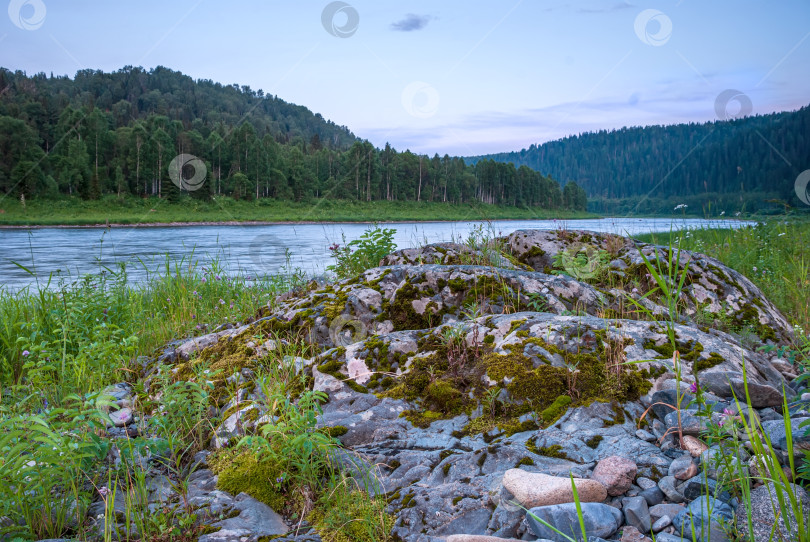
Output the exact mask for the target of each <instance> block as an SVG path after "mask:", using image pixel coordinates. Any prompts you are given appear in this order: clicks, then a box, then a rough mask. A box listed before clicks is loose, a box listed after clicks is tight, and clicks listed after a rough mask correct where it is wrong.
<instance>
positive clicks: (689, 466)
mask: <svg viewBox="0 0 810 542" xmlns="http://www.w3.org/2000/svg"><path fill="white" fill-rule="evenodd" d="M697 472H698V468H697V465H695V462H694V461H692V456H691V455H682V456H681V457H679V458H677V459H675V460H674V461H673V462H672V463H670V465H669V473H668V474H669V476H672V477H674V478H675V479H676V480H688V479H689V478H692V477H693V476H695V475H696V474H697Z"/></svg>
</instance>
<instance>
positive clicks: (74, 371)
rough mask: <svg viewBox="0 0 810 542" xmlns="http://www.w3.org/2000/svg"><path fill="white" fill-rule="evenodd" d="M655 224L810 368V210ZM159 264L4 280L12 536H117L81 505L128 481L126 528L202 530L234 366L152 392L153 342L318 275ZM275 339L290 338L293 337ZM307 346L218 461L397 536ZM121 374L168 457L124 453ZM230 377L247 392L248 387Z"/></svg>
mask: <svg viewBox="0 0 810 542" xmlns="http://www.w3.org/2000/svg"><path fill="white" fill-rule="evenodd" d="M382 233H383V234H381V235H378V236H376V237H375V236H374V235H371V234H370V235H368V236H366V237H365V238H364V239H365V240H366V243H367V245H368V246H366V245H354V246H353V247H352V248H353V249H358V252H359V250H360V249H362V250H363V252H362V253H358V257H357V258H353V257H352V253H351V252H348V253H347V252H346V251H345V250H344V251H338V250H335V251H333V252H334V253H335V264H336V266H338V267H340V268H341V269H343V268H346V269H354V268H355V264H357V262H358V261H359V260H360V257H361V256H362V257H363V258H365V257H366V255H367V254H370V253H372V252H374V251H375V250H376V248H377V247H376V244H379V245H382V244H385V243H389V244H390V235H384V232H382ZM650 237H651V240H653V241H656V242H660V243H664V244H666V243H668V242H670V241H672V242H673V244H675V245H679V246H681V247H682V248H688V249H693V250H699V251H702V252H705V253H707V254H709V255H712V256H714V257H717V258H718V259H720V260H721V261H723V262H724V263H726V264H727V265H729V266H731V267H732V268H735V269H737V270H738V271H740V272H741V273H743V274H745V275H746V276H748V277H750V278H751V279H752V280H753V281H754V282H755V283H756V284H757V286H759V287H760V288H761V289H762V290H763V293H764V294H765V296H767V297H768V298H770V299H772V300H773V301H774V303H776V305H777V306H778V307H779V308H780V309H781V310H783V311H784V312H785V314H786V315H787V316H788V318H789V319H790V320H791V323H792V324H794V325H795V326H796V327H797V332H798V333H797V342H796V344H795V345H793V346H792V347H791V348H790V349H789V352H786V355H789V356H792V359H793V360H794V361H795V362H796V363H797V364H798V365H799V367H800V368H803V369H804V370H807V368H808V367H807V363H808V358H810V338H808V333H809V332H810V314H809V313H808V307H810V297H808V296H810V254H808V247H810V223H808V222H793V221H790V222H785V221H783V220H780V221H774V222H769V223H766V224H762V225H758V226H756V227H750V228H741V229H738V230H705V231H703V230H702V231H692V232H675V233H672V234H670V235H653V236H650ZM390 248H392V247H391V246H390V245H389V246H388V249H390ZM375 257H376V253H375ZM163 271H164V272H163V273H162V274H161V275H159V276H153V277H152V278H151V280H149V281H148V282H147V283H145V284H142V285H133V284H130V283H128V282H127V277H126V268H124V267H122V268H120V269H117V270H113V271H110V270H106V269H99V273H98V274H97V275H94V276H87V277H81V278H78V279H77V280H75V281H68V280H65V281H64V282H62V283H59V284H50V285H48V286H49V287H45V286H46V285H45V284H41V283H40V284H39V287H36V288H34V287H32V288H29V289H25V290H22V291H18V292H10V291H0V390H1V391H0V393H1V395H0V452H2V453H0V517H2V521H0V528H1V529H2V533H4V534H3V535H2V536H7V537H14V536H16V537H20V538H21V539H24V540H36V539H41V538H51V537H52V538H56V537H62V536H74V537H77V538H79V539H85V538H88V537H90V536H94V535H95V536H100V539H111V538H112V537H113V534H112V532H111V530H110V529H111V528H112V527H111V526H110V525H109V524H107V523H105V522H104V521H102V523H101V525H100V527H99V525H98V524H97V523H96V524H94V525H91V523H92V522H91V521H88V520H85V517H86V516H87V514H86V512H87V508H88V506H89V505H90V504H91V503H92V502H94V501H97V500H98V496H99V495H102V497H103V498H104V502H105V503H108V506H109V507H110V511H109V512H110V513H109V514H107V515H106V517H113V516H114V514H112V508H113V507H116V506H118V505H117V504H116V502H117V498H108V496H109V495H113V496H115V495H117V492H118V491H121V492H123V494H124V495H127V496H128V497H127V499H125V502H124V503H123V504H121V505H120V509H119V508H116V510H118V513H119V514H120V515H124V516H126V517H127V518H128V519H129V520H130V522H131V523H133V524H136V525H137V527H138V529H137V532H132V533H129V532H128V533H125V535H124V536H123V538H127V539H131V540H135V539H141V540H150V541H168V540H171V541H185V540H189V541H190V540H196V539H197V537H198V536H200V535H201V534H203V533H204V532H206V531H205V529H206V527H205V525H201V524H200V523H199V522H197V517H196V515H195V514H196V512H195V510H194V509H193V508H192V507H189V506H188V505H187V502H186V501H185V497H186V496H187V492H188V480H189V475H190V473H191V470H192V466H193V458H194V454H195V452H197V451H199V450H200V449H201V448H202V447H203V445H204V443H206V442H207V441H208V438H209V437H210V434H211V431H212V429H213V427H215V426H216V424H217V423H218V421H221V420H218V419H215V418H211V417H210V415H209V408H208V407H209V401H210V400H211V396H210V393H211V390H210V389H209V388H207V387H206V385H205V384H204V382H205V381H207V380H210V381H213V380H217V379H222V378H225V377H227V376H229V375H224V374H220V373H216V371H215V370H214V369H213V368H212V367H207V366H205V364H200V365H197V366H196V369H195V370H199V371H200V374H205V375H207V376H206V378H204V379H203V378H198V379H196V380H195V382H196V383H194V384H190V383H186V384H184V385H182V386H178V385H177V383H178V382H180V381H175V379H174V377H173V375H171V374H165V375H162V377H161V378H160V379H158V382H159V384H158V385H159V386H160V389H161V390H162V393H156V392H155V390H154V389H152V390H146V389H144V386H143V381H142V379H141V371H142V370H143V366H142V361H143V360H144V358H142V357H141V356H155V355H159V354H160V353H161V347H162V345H164V344H166V343H167V342H169V341H171V340H173V339H178V338H187V337H191V336H197V335H201V334H204V333H207V332H210V331H213V330H216V329H223V328H222V327H221V326H223V325H238V324H239V323H243V322H246V321H247V320H248V319H250V318H253V317H256V316H257V315H259V314H260V312H261V307H266V306H268V305H270V306H271V307H272V306H274V304H275V299H276V296H277V295H278V294H281V293H283V292H285V291H288V290H289V289H290V288H296V287H302V286H304V285H305V284H306V280H307V277H305V276H304V275H303V274H301V273H298V272H296V271H295V270H292V269H287V270H285V271H284V272H282V273H279V274H278V275H275V276H273V277H269V278H259V279H254V278H251V279H248V278H247V277H240V276H227V275H226V274H225V273H224V272H223V271H222V268H221V266H220V265H219V264H218V263H217V262H216V261H214V262H207V263H205V264H204V265H203V264H194V263H192V262H190V261H180V262H170V261H168V260H167V262H166V265H165V267H164V270H163ZM278 339H279V343H281V341H280V340H281V339H283V337H279V338H278ZM306 348H307V347H306V345H303V344H300V343H299V342H297V341H295V340H292V339H291V340H289V341H287V342H285V343H284V347H283V348H278V349H277V350H275V351H273V352H271V353H269V354H268V357H267V358H266V359H265V360H264V362H263V363H262V366H261V368H260V369H259V371H260V374H257V375H256V376H255V378H256V381H257V382H261V383H262V390H263V396H264V398H265V400H266V401H267V403H268V405H269V408H270V412H271V413H272V414H273V416H272V417H271V419H272V420H273V421H272V422H271V423H268V424H267V425H264V426H263V429H262V431H261V432H260V433H259V437H258V438H257V437H255V436H254V437H246V438H245V439H244V440H243V441H242V443H241V445H240V446H239V447H238V448H231V449H229V450H230V451H226V452H225V453H222V454H218V455H216V456H214V457H213V458H212V459H211V462H210V463H211V464H212V468H213V469H214V470H217V469H219V471H220V472H225V473H226V479H227V476H232V477H233V476H242V477H244V478H245V479H246V480H250V479H252V478H255V476H256V475H257V473H259V472H261V473H262V476H265V475H266V476H265V477H267V476H270V474H268V473H271V474H272V479H273V480H275V485H272V487H269V488H267V491H268V493H267V494H266V496H265V497H266V499H267V500H270V501H271V502H274V503H277V506H278V510H280V511H281V510H284V511H285V512H287V513H288V517H297V518H298V519H299V520H301V521H303V520H305V519H306V520H307V521H309V522H311V523H313V524H314V525H316V528H318V529H319V531H321V533H322V534H323V535H324V539H325V540H327V539H328V540H340V541H344V540H346V541H355V540H357V541H360V540H381V541H385V540H387V536H388V534H387V533H388V531H389V530H390V526H391V521H392V519H391V516H389V515H388V514H387V513H386V512H385V500H384V499H383V497H381V496H377V497H369V496H368V495H367V494H366V493H365V492H363V491H360V490H358V488H359V487H368V485H367V484H368V483H373V480H371V481H368V480H365V481H362V480H361V481H358V480H357V479H355V478H352V477H351V476H350V475H347V473H346V472H345V469H344V470H341V468H340V465H344V466H345V459H344V460H343V462H342V463H340V465H339V464H338V462H335V460H334V458H335V453H334V452H335V450H338V449H339V442H338V441H336V440H335V438H334V435H332V434H331V433H327V432H324V431H322V430H318V429H317V428H316V427H315V425H314V420H315V417H316V416H317V413H318V411H319V408H320V406H319V405H320V404H321V402H322V401H323V396H322V395H320V394H318V393H317V392H308V391H305V390H306V386H307V384H308V383H307V381H306V378H304V377H303V375H302V374H301V373H298V372H297V371H296V369H295V359H296V356H303V357H306V355H307V350H306ZM205 371H210V372H207V373H206V372H205ZM122 381H128V382H131V383H132V384H133V386H134V396H135V399H134V401H135V403H136V405H134V406H135V407H137V408H135V410H136V411H139V412H146V411H147V410H151V411H152V412H154V413H155V415H154V416H153V417H152V418H150V419H149V421H148V422H146V421H144V420H140V421H139V422H138V425H137V427H138V429H139V432H140V434H141V435H144V434H149V435H152V436H154V437H155V438H156V439H158V440H157V441H154V440H153V441H151V442H160V443H161V446H163V447H164V449H163V450H162V451H161V453H162V454H163V457H166V458H168V459H167V460H163V461H160V462H158V463H156V464H151V466H146V467H144V465H143V464H142V463H139V459H138V458H139V454H140V453H141V451H139V450H141V448H140V447H141V446H143V445H144V442H145V441H144V440H143V439H142V438H141V437H135V438H124V439H118V440H117V441H116V443H117V444H116V446H117V447H118V448H117V451H116V452H115V453H113V451H112V446H113V445H112V443H111V441H110V440H108V439H106V438H103V436H102V435H104V432H105V422H104V415H103V412H104V410H105V405H106V404H108V403H109V401H110V398H109V397H104V396H103V394H102V391H103V390H104V389H105V387H106V386H108V385H110V384H114V383H116V382H122ZM232 391H233V393H238V387H237V386H234V387H233V390H232ZM150 397H152V398H150ZM154 397H159V398H158V399H154ZM291 397H295V398H298V401H297V402H294V401H291V400H290V398H291ZM155 401H156V403H155ZM31 435H36V438H30V437H31ZM307 442H309V443H310V444H308V445H307V444H305V443H307ZM245 451H249V452H251V453H250V454H246V453H245ZM765 451H767V450H765ZM114 457H117V458H118V459H117V460H113V459H110V458H114ZM234 465H236V466H237V467H239V468H236V467H234ZM145 469H157V470H160V472H163V473H165V475H166V477H167V479H168V480H169V481H170V483H171V485H172V488H174V490H175V491H176V492H177V493H178V494H179V495H181V497H182V498H181V501H180V502H181V504H180V505H178V506H177V507H175V508H171V509H169V508H166V509H150V508H149V507H148V506H146V505H145V502H146V501H147V499H146V493H148V489H147V488H146V487H145V482H144V480H145ZM349 470H350V469H349ZM804 472H805V473H807V471H806V470H805V471H804ZM145 492H146V493H145ZM183 503H186V504H183ZM103 512H104V513H106V512H107V511H103ZM130 522H127V523H130ZM110 523H112V524H114V523H115V522H114V521H111V522H110ZM99 528H101V532H99V531H98V529H99ZM93 529H96V530H93Z"/></svg>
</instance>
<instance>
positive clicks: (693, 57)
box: [0, 0, 810, 155]
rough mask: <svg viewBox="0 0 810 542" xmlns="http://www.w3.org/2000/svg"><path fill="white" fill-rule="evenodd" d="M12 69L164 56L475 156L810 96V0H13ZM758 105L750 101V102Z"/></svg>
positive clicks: (369, 134) (198, 72)
mask: <svg viewBox="0 0 810 542" xmlns="http://www.w3.org/2000/svg"><path fill="white" fill-rule="evenodd" d="M8 8H9V9H8V12H9V14H8V17H2V20H0V65H2V66H3V67H6V68H9V69H12V70H18V69H19V70H24V71H26V72H28V73H29V74H32V73H36V72H46V73H54V74H68V75H71V76H72V75H73V74H75V72H76V71H77V70H79V69H101V70H104V71H113V70H117V69H119V68H121V67H123V66H125V65H137V66H144V67H146V68H151V67H154V66H157V65H163V66H167V67H170V68H172V69H175V70H180V71H182V72H184V73H186V74H188V75H191V76H192V77H194V78H203V79H212V80H215V81H219V82H222V83H227V84H230V83H238V84H240V85H249V86H250V87H251V88H253V89H263V90H264V91H265V92H267V93H271V94H276V95H278V96H279V97H280V98H282V99H284V100H287V101H290V102H294V103H298V104H301V105H305V106H307V107H308V108H310V109H312V110H313V111H316V112H319V113H321V114H322V115H323V116H324V117H326V118H328V119H331V120H333V121H335V122H336V123H338V124H342V125H346V126H348V127H349V128H350V129H351V130H352V131H354V132H355V133H356V134H357V135H358V136H360V137H363V138H367V139H369V140H370V141H371V142H372V143H374V144H375V145H377V146H382V145H384V144H385V142H386V141H388V142H390V143H391V144H392V145H393V146H394V147H396V148H397V149H399V150H404V149H406V148H409V149H411V150H413V151H418V152H426V153H430V154H433V153H434V152H438V153H439V154H444V153H449V154H451V155H452V154H459V155H472V154H481V153H488V152H499V151H509V150H518V149H520V148H523V147H527V146H529V145H530V144H532V143H541V142H544V141H548V140H550V139H556V138H559V137H563V136H566V135H569V134H575V133H579V132H583V131H590V130H598V129H611V128H619V127H621V126H625V125H627V126H631V125H649V124H670V123H677V122H692V121H695V122H699V121H707V120H715V119H716V118H718V113H717V112H716V107H715V106H716V102H717V101H718V96H720V95H721V93H723V92H724V91H726V90H728V89H734V90H737V91H739V93H740V94H741V96H740V95H738V96H737V98H736V99H731V100H730V101H729V102H728V107H726V108H722V107H721V109H720V111H721V116H722V115H725V116H734V115H737V114H739V111H740V108H741V107H742V108H743V112H748V110H750V112H751V113H752V114H762V113H769V112H773V111H783V110H790V109H797V108H799V107H801V106H803V105H807V104H808V103H810V70H808V69H807V67H808V66H810V2H808V1H807V0H779V1H776V2H765V1H762V0H759V1H745V0H735V1H719V0H713V1H711V2H706V1H697V0H682V1H680V2H677V1H669V2H636V1H632V2H630V1H618V2H616V1H612V0H608V1H595V0H594V1H581V2H566V1H540V0H523V1H512V0H509V1H504V2H492V1H473V2H471V1H464V2H461V1H455V0H452V1H441V2H428V1H401V2H391V1H380V0H378V1H376V2H372V1H370V0H352V1H349V2H348V3H346V2H343V3H334V2H332V3H330V2H325V1H321V0H318V1H308V0H307V1H296V2H290V1H288V0H285V1H283V2H282V1H267V0H256V1H247V0H236V1H232V2H224V1H211V0H202V1H200V0H195V1H179V0H172V1H171V2H167V1H165V0H164V1H162V2H158V1H150V0H141V1H139V2H120V1H115V2H111V1H109V0H105V1H99V0H71V1H67V0H60V1H57V0H11V2H10V3H9V6H8ZM749 102H750V108H748V106H747V104H748V103H749Z"/></svg>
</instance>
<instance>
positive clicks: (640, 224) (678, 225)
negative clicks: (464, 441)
mask: <svg viewBox="0 0 810 542" xmlns="http://www.w3.org/2000/svg"><path fill="white" fill-rule="evenodd" d="M746 224H750V223H749V222H741V221H734V220H703V219H677V218H676V219H672V218H603V219H589V220H505V221H497V222H491V223H484V224H483V227H484V228H485V229H487V230H489V231H492V232H494V233H496V234H508V233H511V232H513V231H515V230H519V229H527V228H533V229H558V228H565V229H569V230H573V229H584V230H591V231H598V232H607V233H614V234H619V235H630V236H633V235H638V234H642V233H650V232H666V231H669V230H670V229H685V228H718V227H726V228H728V227H739V226H741V225H746ZM481 226H482V223H481V222H418V223H392V224H385V225H384V227H386V228H394V229H395V230H396V236H395V241H396V243H397V246H398V247H400V248H405V247H409V246H416V245H419V244H426V243H432V242H438V241H451V240H459V239H462V240H463V239H466V238H467V236H468V235H469V233H470V232H471V231H473V229H474V228H476V227H481ZM368 227H369V226H368V224H333V223H326V224H273V225H251V226H234V225H227V226H226V225H222V226H218V225H199V226H177V227H169V226H166V227H161V226H156V227H113V228H36V229H30V230H28V229H0V285H1V286H0V287H2V288H6V289H10V290H18V289H20V288H24V287H26V286H29V285H36V284H37V283H39V284H43V283H46V282H47V281H48V278H49V276H53V277H67V278H68V279H74V278H76V277H78V276H80V275H84V274H87V273H97V272H100V271H102V270H103V269H104V268H105V267H106V268H109V269H111V270H116V269H117V266H118V264H119V262H125V263H126V265H127V272H128V276H129V279H130V280H131V281H134V282H140V281H144V280H145V279H146V278H147V277H148V275H149V274H150V273H160V272H161V271H162V270H163V269H165V265H166V261H167V257H168V259H169V260H170V261H172V262H182V263H184V264H188V262H190V261H192V260H193V261H195V262H197V263H200V264H203V265H205V264H206V263H207V262H210V261H211V260H212V259H217V260H218V261H219V262H220V263H221V264H222V265H224V266H226V267H227V269H226V272H229V273H243V274H245V275H248V276H262V275H264V274H273V273H277V272H278V271H279V270H281V269H282V268H283V267H284V266H285V265H288V263H289V264H292V266H293V267H296V268H300V269H302V270H304V271H306V272H307V273H310V274H317V273H321V272H323V271H324V269H325V267H326V265H328V264H329V263H330V261H329V255H330V252H329V248H328V247H329V245H331V244H333V243H340V244H343V243H345V242H347V241H351V240H352V239H356V238H358V237H360V235H362V233H363V232H364V231H365V230H366V229H367V228H368ZM23 267H24V268H25V269H23ZM26 269H27V270H26ZM31 273H34V275H32V274H31ZM56 282H58V281H57V280H54V281H53V282H52V283H56Z"/></svg>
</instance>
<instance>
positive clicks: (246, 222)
mask: <svg viewBox="0 0 810 542" xmlns="http://www.w3.org/2000/svg"><path fill="white" fill-rule="evenodd" d="M632 218H637V219H639V220H649V219H661V220H666V219H679V220H716V221H723V222H751V221H752V219H744V218H737V217H734V218H719V217H718V218H708V219H707V218H702V217H697V216H694V217H691V216H690V217H684V216H678V217H669V216H638V217H628V216H610V217H607V216H599V215H594V216H592V217H583V218H493V219H489V220H418V219H411V220H385V221H382V220H352V221H346V220H241V221H240V220H226V221H201V222H140V223H135V224H125V223H120V222H113V223H109V224H30V225H22V224H0V230H34V229H36V230H41V229H49V228H52V229H107V228H184V227H196V226H205V227H210V226H289V225H312V224H422V223H424V224H430V223H453V222H515V221H520V222H531V221H542V222H551V221H561V222H562V221H565V222H567V221H572V220H609V219H632Z"/></svg>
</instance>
